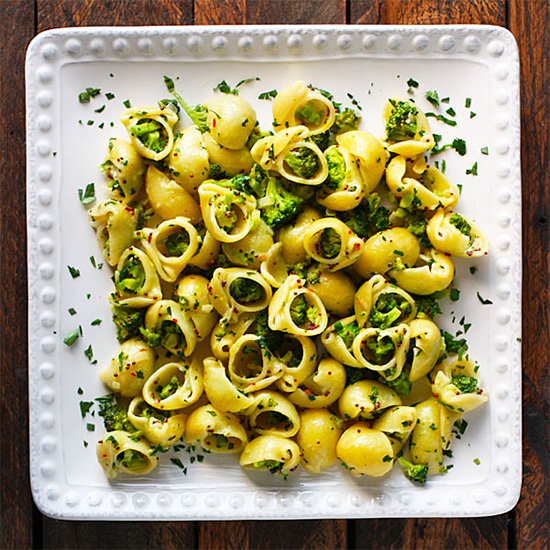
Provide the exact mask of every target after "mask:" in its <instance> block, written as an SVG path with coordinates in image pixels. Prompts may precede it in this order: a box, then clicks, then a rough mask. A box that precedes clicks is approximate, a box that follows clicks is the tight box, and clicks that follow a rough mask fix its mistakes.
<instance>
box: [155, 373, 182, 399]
mask: <svg viewBox="0 0 550 550" xmlns="http://www.w3.org/2000/svg"><path fill="white" fill-rule="evenodd" d="M179 386H180V383H179V380H178V377H177V376H172V378H170V380H169V381H168V384H165V385H164V386H163V387H162V389H161V390H160V393H159V397H160V398H161V399H167V398H168V397H170V396H171V395H174V394H175V393H176V391H177V389H178V388H179Z"/></svg>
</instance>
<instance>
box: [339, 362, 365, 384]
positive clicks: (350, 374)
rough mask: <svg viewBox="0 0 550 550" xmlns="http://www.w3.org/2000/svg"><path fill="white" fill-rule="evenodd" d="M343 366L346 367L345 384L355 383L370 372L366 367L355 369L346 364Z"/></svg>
mask: <svg viewBox="0 0 550 550" xmlns="http://www.w3.org/2000/svg"><path fill="white" fill-rule="evenodd" d="M344 367H345V369H346V386H351V384H355V382H359V380H364V379H365V378H367V376H368V373H369V372H370V371H369V370H368V369H357V368H355V367H349V366H348V365H344Z"/></svg>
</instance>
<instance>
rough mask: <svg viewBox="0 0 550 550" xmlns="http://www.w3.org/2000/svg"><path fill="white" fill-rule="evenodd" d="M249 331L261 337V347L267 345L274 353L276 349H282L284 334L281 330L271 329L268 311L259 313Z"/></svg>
mask: <svg viewBox="0 0 550 550" xmlns="http://www.w3.org/2000/svg"><path fill="white" fill-rule="evenodd" d="M249 331H250V332H251V333H253V334H256V335H258V336H260V337H261V340H260V342H259V343H260V347H262V346H267V348H268V349H269V350H270V351H271V352H272V353H273V352H274V351H275V350H279V349H281V346H282V343H283V335H282V333H280V332H277V331H273V330H270V329H269V327H268V326H267V311H265V310H264V311H262V312H261V313H259V314H258V315H257V316H256V317H255V318H254V321H253V323H252V325H250V328H249Z"/></svg>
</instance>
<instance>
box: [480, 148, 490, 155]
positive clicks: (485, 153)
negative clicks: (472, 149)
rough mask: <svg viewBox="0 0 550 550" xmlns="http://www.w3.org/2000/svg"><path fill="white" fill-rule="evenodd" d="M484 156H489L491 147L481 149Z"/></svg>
mask: <svg viewBox="0 0 550 550" xmlns="http://www.w3.org/2000/svg"><path fill="white" fill-rule="evenodd" d="M480 151H481V154H482V155H488V154H489V147H482V148H481V149H480Z"/></svg>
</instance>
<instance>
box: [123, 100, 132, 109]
mask: <svg viewBox="0 0 550 550" xmlns="http://www.w3.org/2000/svg"><path fill="white" fill-rule="evenodd" d="M122 104H123V105H124V107H126V109H129V108H130V107H131V106H132V104H131V103H130V100H129V99H125V100H124V101H123V102H122Z"/></svg>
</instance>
